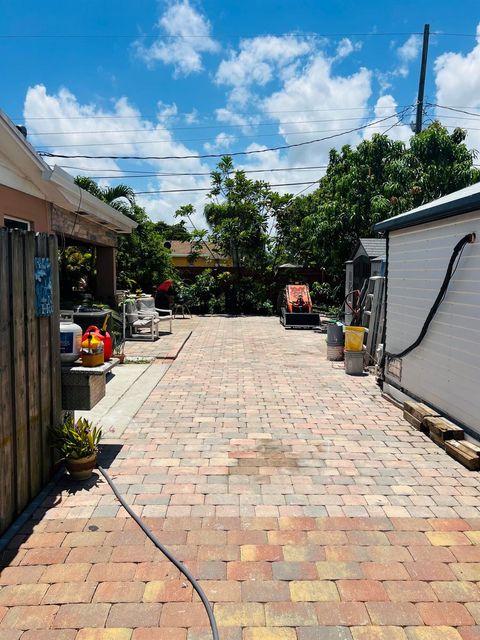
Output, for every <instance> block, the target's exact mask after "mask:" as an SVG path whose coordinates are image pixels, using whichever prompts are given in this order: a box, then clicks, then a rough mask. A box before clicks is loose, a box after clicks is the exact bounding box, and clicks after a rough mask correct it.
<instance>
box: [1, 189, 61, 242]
mask: <svg viewBox="0 0 480 640" xmlns="http://www.w3.org/2000/svg"><path fill="white" fill-rule="evenodd" d="M5 216H7V217H9V216H11V217H13V218H20V219H21V220H27V221H28V222H30V227H31V230H32V231H37V232H38V231H43V232H46V233H50V232H51V222H50V203H49V202H47V201H46V200H42V199H41V198H36V197H35V196H31V195H28V194H27V193H22V192H21V191H17V190H16V189H11V188H10V187H5V186H3V185H0V226H4V218H5Z"/></svg>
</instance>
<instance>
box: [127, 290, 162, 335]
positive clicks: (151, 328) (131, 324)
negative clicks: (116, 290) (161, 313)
mask: <svg viewBox="0 0 480 640" xmlns="http://www.w3.org/2000/svg"><path fill="white" fill-rule="evenodd" d="M122 306H123V327H124V332H125V337H126V338H131V339H134V340H135V339H137V340H144V339H145V338H147V337H149V338H150V340H151V341H152V342H153V341H154V340H155V339H156V338H158V326H159V324H160V319H159V317H158V315H153V314H150V315H142V317H140V314H139V312H138V310H137V306H136V304H135V302H134V301H133V300H127V301H126V302H124V303H123V305H122Z"/></svg>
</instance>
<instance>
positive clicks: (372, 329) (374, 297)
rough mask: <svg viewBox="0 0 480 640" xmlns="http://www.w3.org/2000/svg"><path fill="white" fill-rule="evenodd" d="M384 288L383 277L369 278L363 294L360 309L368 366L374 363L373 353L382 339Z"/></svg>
mask: <svg viewBox="0 0 480 640" xmlns="http://www.w3.org/2000/svg"><path fill="white" fill-rule="evenodd" d="M384 286H385V278H384V277H383V276H373V277H372V278H369V280H368V285H367V292H366V294H365V306H364V308H363V309H362V327H365V338H364V345H365V351H366V353H367V356H368V364H373V363H375V353H376V350H377V346H378V344H379V342H380V340H381V338H382V333H383V323H384Z"/></svg>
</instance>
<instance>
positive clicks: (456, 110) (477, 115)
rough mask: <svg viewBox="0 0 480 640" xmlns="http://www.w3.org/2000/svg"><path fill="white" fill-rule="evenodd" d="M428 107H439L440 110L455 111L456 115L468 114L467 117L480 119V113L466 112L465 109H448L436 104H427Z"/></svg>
mask: <svg viewBox="0 0 480 640" xmlns="http://www.w3.org/2000/svg"><path fill="white" fill-rule="evenodd" d="M426 106H427V107H437V108H438V109H447V110H448V111H455V112H456V113H463V114H466V115H467V116H475V117H476V118H480V113H473V112H472V111H465V110H464V109H459V108H458V107H447V106H446V105H443V104H435V103H434V102H427V103H426ZM470 108H471V109H475V108H478V107H470ZM442 117H447V116H442ZM462 119H463V118H462Z"/></svg>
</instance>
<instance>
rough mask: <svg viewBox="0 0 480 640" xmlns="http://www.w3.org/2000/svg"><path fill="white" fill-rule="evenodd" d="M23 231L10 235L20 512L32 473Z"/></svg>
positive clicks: (28, 495)
mask: <svg viewBox="0 0 480 640" xmlns="http://www.w3.org/2000/svg"><path fill="white" fill-rule="evenodd" d="M24 235H25V233H24V232H22V231H14V232H13V233H12V234H11V236H10V251H11V268H12V280H11V285H12V289H11V299H10V308H11V313H12V333H11V335H12V370H13V394H12V400H13V405H14V416H15V484H16V495H17V513H19V512H20V511H21V510H22V509H24V507H26V505H27V504H28V501H29V499H30V477H29V466H30V465H29V457H30V456H29V441H28V400H27V370H26V366H25V361H26V350H25V348H26V340H25V290H24V284H25V261H24Z"/></svg>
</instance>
